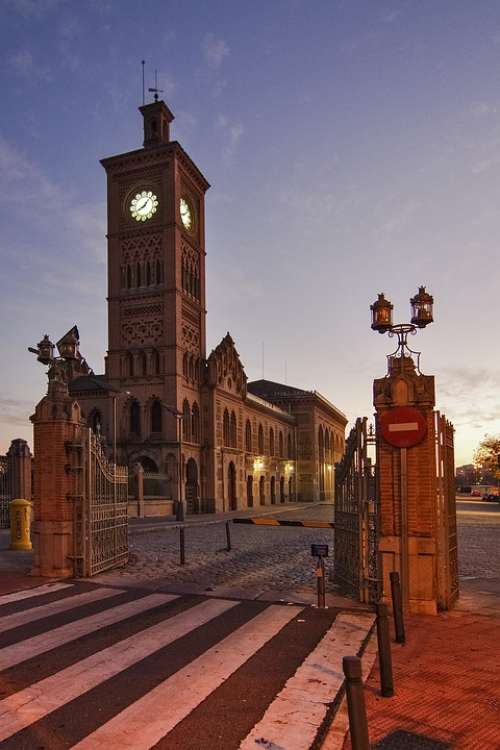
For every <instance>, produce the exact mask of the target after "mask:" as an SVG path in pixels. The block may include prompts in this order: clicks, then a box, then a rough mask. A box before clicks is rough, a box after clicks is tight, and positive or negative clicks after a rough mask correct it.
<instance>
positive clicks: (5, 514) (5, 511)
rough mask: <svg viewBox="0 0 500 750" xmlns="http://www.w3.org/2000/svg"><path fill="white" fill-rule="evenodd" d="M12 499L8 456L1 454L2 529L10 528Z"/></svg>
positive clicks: (0, 505) (0, 519) (0, 514)
mask: <svg viewBox="0 0 500 750" xmlns="http://www.w3.org/2000/svg"><path fill="white" fill-rule="evenodd" d="M10 500H11V497H10V486H9V475H8V465H7V456H0V529H8V528H10V506H9V503H10Z"/></svg>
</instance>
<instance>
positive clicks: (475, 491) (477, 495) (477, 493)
mask: <svg viewBox="0 0 500 750" xmlns="http://www.w3.org/2000/svg"><path fill="white" fill-rule="evenodd" d="M470 494H471V497H481V493H480V492H478V491H477V490H472V492H471V493H470Z"/></svg>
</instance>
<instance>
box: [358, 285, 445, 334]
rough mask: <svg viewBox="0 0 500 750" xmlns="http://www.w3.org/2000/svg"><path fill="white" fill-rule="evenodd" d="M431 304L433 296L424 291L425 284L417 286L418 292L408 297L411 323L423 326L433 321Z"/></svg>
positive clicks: (418, 326) (419, 326)
mask: <svg viewBox="0 0 500 750" xmlns="http://www.w3.org/2000/svg"><path fill="white" fill-rule="evenodd" d="M433 304H434V297H432V296H431V295H430V294H429V293H428V292H426V291H425V286H421V287H419V288H418V294H416V295H415V296H414V297H412V298H411V299H410V305H411V322H412V323H413V325H415V326H417V328H425V326H427V325H429V323H432V322H433V320H434V318H433V317H432V305H433ZM372 328H373V326H372Z"/></svg>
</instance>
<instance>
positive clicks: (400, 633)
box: [390, 570, 406, 643]
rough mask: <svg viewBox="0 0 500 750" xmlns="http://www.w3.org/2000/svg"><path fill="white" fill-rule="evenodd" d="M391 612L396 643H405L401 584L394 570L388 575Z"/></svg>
mask: <svg viewBox="0 0 500 750" xmlns="http://www.w3.org/2000/svg"><path fill="white" fill-rule="evenodd" d="M390 578H391V596H392V611H393V615H394V630H395V632H396V643H406V636H405V623H404V618H403V598H402V596H401V582H400V580H399V573H397V572H396V571H395V570H394V571H392V573H391V574H390Z"/></svg>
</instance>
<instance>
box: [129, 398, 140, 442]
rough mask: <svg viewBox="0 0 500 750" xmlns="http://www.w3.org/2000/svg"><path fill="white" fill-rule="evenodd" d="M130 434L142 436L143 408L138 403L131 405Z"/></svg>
mask: <svg viewBox="0 0 500 750" xmlns="http://www.w3.org/2000/svg"><path fill="white" fill-rule="evenodd" d="M130 432H131V434H132V435H136V436H137V437H140V435H141V406H140V404H139V402H138V401H132V403H131V405H130Z"/></svg>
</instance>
